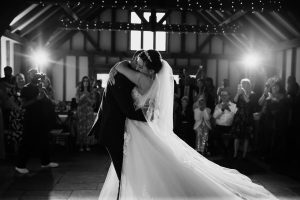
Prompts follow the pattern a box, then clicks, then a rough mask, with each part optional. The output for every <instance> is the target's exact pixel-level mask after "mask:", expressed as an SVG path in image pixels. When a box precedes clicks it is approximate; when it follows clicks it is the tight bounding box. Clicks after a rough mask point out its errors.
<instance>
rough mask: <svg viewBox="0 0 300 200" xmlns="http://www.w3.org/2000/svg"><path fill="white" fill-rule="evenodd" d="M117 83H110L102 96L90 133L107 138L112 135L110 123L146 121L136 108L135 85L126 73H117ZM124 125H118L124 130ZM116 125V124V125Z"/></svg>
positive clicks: (100, 137)
mask: <svg viewBox="0 0 300 200" xmlns="http://www.w3.org/2000/svg"><path fill="white" fill-rule="evenodd" d="M114 78H115V84H114V85H110V84H108V85H107V87H106V89H105V91H104V94H103V96H102V100H101V105H100V108H99V110H98V114H97V116H96V119H95V121H94V124H93V126H92V128H91V130H90V131H89V133H88V135H95V136H96V137H97V138H99V139H100V140H101V139H104V140H105V139H106V138H107V136H106V135H110V134H109V131H110V129H111V128H112V127H110V125H113V124H115V125H119V123H118V122H119V121H122V124H124V125H125V119H126V118H129V119H133V120H138V121H144V122H145V121H146V119H145V117H144V115H143V113H142V111H141V110H140V109H138V110H135V108H134V102H133V99H132V96H131V91H132V89H133V87H134V86H135V85H134V83H132V82H131V81H130V80H129V79H127V78H126V77H125V76H124V75H122V74H120V73H117V74H116V75H115V77H114ZM124 125H122V126H121V127H118V128H120V129H122V132H124V127H123V126H124ZM114 127H115V126H114Z"/></svg>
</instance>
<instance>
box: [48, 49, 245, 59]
mask: <svg viewBox="0 0 300 200" xmlns="http://www.w3.org/2000/svg"><path fill="white" fill-rule="evenodd" d="M133 53H134V51H129V52H111V51H105V50H93V51H91V50H87V51H83V50H71V51H70V50H54V51H53V55H56V56H54V57H55V58H56V60H58V59H59V58H62V57H64V56H66V55H74V56H88V55H91V56H92V57H93V56H103V57H122V58H131V57H132V55H133ZM161 55H162V57H163V58H164V59H174V58H190V59H194V58H196V59H203V60H205V59H227V60H235V59H239V58H240V55H231V54H214V53H212V54H209V53H198V52H196V53H186V52H183V53H169V52H161Z"/></svg>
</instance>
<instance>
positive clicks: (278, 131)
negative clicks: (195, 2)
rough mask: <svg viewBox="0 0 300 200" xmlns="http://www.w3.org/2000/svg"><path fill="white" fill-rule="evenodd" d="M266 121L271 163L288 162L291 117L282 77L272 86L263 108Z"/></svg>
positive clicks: (268, 154) (267, 154) (267, 153)
mask: <svg viewBox="0 0 300 200" xmlns="http://www.w3.org/2000/svg"><path fill="white" fill-rule="evenodd" d="M262 116H263V118H264V122H265V127H264V128H265V129H264V131H265V132H266V133H267V135H268V138H269V140H268V143H266V144H265V146H267V147H268V149H267V152H266V156H267V161H270V162H271V164H274V165H277V166H279V165H281V164H285V163H286V162H285V161H286V156H287V155H286V148H287V146H286V139H287V130H288V119H289V102H288V99H287V97H286V92H285V89H284V87H283V83H282V81H281V79H279V78H277V79H276V80H275V82H274V83H273V85H272V86H271V95H270V97H269V98H268V99H267V100H266V103H265V104H264V107H263V110H262Z"/></svg>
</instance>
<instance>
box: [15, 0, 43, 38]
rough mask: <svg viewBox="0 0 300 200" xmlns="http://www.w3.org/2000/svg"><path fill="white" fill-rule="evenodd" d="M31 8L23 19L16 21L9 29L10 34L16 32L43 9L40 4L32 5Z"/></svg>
mask: <svg viewBox="0 0 300 200" xmlns="http://www.w3.org/2000/svg"><path fill="white" fill-rule="evenodd" d="M31 6H32V9H31V10H30V12H28V13H27V14H25V15H24V16H23V17H21V18H20V19H19V20H18V21H16V22H15V23H13V24H12V25H11V26H10V27H9V30H10V31H11V32H12V33H14V32H16V31H17V30H18V29H19V27H20V26H21V25H22V24H24V23H26V22H27V21H28V20H29V19H31V18H32V17H34V16H35V15H36V14H38V13H39V12H40V11H41V10H42V9H43V6H42V5H40V4H34V5H31ZM28 9H29V7H28ZM24 12H27V11H26V10H25V11H24ZM18 14H22V13H18Z"/></svg>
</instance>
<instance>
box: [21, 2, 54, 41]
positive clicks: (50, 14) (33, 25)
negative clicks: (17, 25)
mask: <svg viewBox="0 0 300 200" xmlns="http://www.w3.org/2000/svg"><path fill="white" fill-rule="evenodd" d="M59 11H60V8H59V7H56V8H50V9H49V10H48V11H46V12H45V13H44V14H42V15H41V16H40V17H38V18H37V19H35V20H34V21H32V22H31V23H30V24H28V26H27V27H26V28H24V29H22V30H21V32H20V35H21V37H24V36H25V35H27V34H28V33H30V32H31V31H34V30H36V29H38V28H39V27H40V26H41V25H42V24H44V23H46V21H47V20H49V19H51V18H52V17H53V16H54V15H56V14H57V13H58V12H59Z"/></svg>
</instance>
